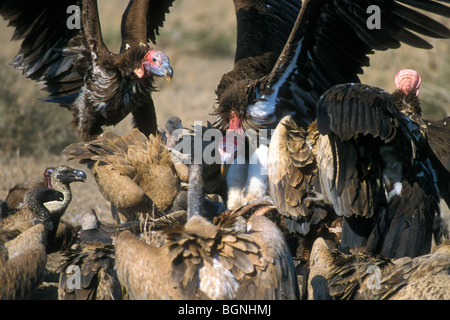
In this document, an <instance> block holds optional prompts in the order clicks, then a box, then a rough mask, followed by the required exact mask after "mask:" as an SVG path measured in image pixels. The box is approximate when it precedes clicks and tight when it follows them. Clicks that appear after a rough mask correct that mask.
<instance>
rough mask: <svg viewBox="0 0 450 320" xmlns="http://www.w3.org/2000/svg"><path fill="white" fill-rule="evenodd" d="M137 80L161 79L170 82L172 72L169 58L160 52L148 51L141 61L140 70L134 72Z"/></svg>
mask: <svg viewBox="0 0 450 320" xmlns="http://www.w3.org/2000/svg"><path fill="white" fill-rule="evenodd" d="M134 73H135V74H136V75H137V76H138V78H142V77H145V76H150V75H153V76H157V77H163V78H164V79H166V80H167V81H170V80H172V77H173V70H172V67H171V65H170V60H169V57H168V56H167V55H166V54H164V53H163V52H162V51H155V50H150V51H149V52H147V54H146V55H145V57H144V59H143V60H142V65H141V68H137V69H135V70H134Z"/></svg>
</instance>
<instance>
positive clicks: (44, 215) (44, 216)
mask: <svg viewBox="0 0 450 320" xmlns="http://www.w3.org/2000/svg"><path fill="white" fill-rule="evenodd" d="M24 202H25V205H26V206H27V208H28V210H29V211H31V213H33V214H34V215H36V216H37V217H38V218H39V220H42V221H43V223H44V226H45V227H46V228H47V227H48V226H49V224H50V223H51V218H50V211H49V210H48V209H47V208H46V207H45V205H44V204H43V203H42V200H41V199H38V198H36V197H25V200H24Z"/></svg>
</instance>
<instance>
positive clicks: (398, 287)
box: [309, 238, 450, 300]
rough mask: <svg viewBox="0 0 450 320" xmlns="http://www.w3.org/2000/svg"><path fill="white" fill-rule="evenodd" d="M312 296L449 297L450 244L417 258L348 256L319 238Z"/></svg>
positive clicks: (313, 257)
mask: <svg viewBox="0 0 450 320" xmlns="http://www.w3.org/2000/svg"><path fill="white" fill-rule="evenodd" d="M311 256H312V259H311V261H312V263H311V272H310V278H309V289H310V298H311V299H351V300H355V299H356V300H359V299H364V300H448V299H449V298H450V291H449V289H448V288H449V285H450V243H449V242H448V241H447V242H444V243H442V244H441V245H440V246H439V247H437V248H436V249H435V250H434V251H433V252H432V253H429V254H426V255H423V256H419V257H416V258H409V257H403V258H400V259H394V260H392V259H383V258H379V257H368V256H365V255H363V254H353V255H344V254H342V252H340V251H337V250H335V249H334V247H333V246H332V245H329V244H327V243H326V242H325V241H323V239H321V238H319V239H318V240H317V242H316V243H315V244H314V247H313V252H312V255H311Z"/></svg>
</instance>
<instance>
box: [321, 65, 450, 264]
mask: <svg viewBox="0 0 450 320" xmlns="http://www.w3.org/2000/svg"><path fill="white" fill-rule="evenodd" d="M396 85H397V89H396V90H395V91H394V92H393V93H392V94H391V93H388V92H386V91H384V90H382V89H380V88H376V87H372V86H368V85H365V84H360V83H348V84H341V85H337V86H334V87H332V88H330V89H329V90H328V91H327V92H326V93H325V94H324V95H323V96H322V97H321V99H320V100H319V102H318V110H317V128H318V131H319V132H320V136H319V141H318V149H317V158H318V163H319V167H320V170H319V176H320V181H321V187H322V192H323V197H324V199H326V201H328V202H329V203H331V204H332V206H333V208H334V210H335V211H336V213H337V214H338V215H340V216H343V217H344V220H343V227H342V228H343V229H342V238H341V247H342V248H343V249H350V250H353V249H354V250H358V249H360V248H364V250H365V251H366V252H367V253H371V254H382V255H383V256H386V257H389V258H399V257H404V256H408V257H412V258H413V257H416V256H419V255H424V254H428V253H429V252H430V249H431V245H432V236H433V222H434V220H435V219H436V217H437V216H439V213H440V208H439V201H440V197H441V196H442V197H443V198H444V199H445V200H446V202H447V203H448V201H449V200H450V199H449V198H448V195H449V185H448V181H449V179H450V172H449V171H447V170H446V168H445V167H444V165H443V164H442V162H441V161H440V159H439V158H438V157H437V156H436V154H435V152H434V151H433V148H432V147H431V143H430V140H429V139H430V137H427V135H426V130H427V126H426V124H425V121H424V120H423V119H422V118H421V107H420V101H419V99H418V89H419V86H420V77H419V75H418V73H417V72H415V71H414V70H409V69H406V70H401V71H399V73H398V74H397V76H396Z"/></svg>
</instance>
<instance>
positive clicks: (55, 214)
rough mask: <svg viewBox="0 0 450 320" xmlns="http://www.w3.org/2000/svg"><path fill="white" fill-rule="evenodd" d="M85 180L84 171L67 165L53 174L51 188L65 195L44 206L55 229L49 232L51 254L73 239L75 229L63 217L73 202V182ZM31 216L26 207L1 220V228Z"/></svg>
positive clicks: (58, 168) (59, 167)
mask: <svg viewBox="0 0 450 320" xmlns="http://www.w3.org/2000/svg"><path fill="white" fill-rule="evenodd" d="M85 180H86V174H85V173H84V172H83V171H81V170H76V169H73V168H71V167H68V166H65V165H61V166H57V167H56V168H54V170H53V172H52V174H51V178H50V184H51V187H52V189H53V190H55V191H59V192H61V193H62V194H63V198H62V199H59V200H52V201H46V202H45V204H44V205H45V207H46V208H47V209H48V210H49V212H50V217H51V222H52V225H53V228H51V229H50V230H49V234H48V247H47V251H48V252H49V253H51V252H54V251H57V250H59V249H60V248H61V246H63V245H66V243H69V242H70V241H71V239H72V231H73V227H72V226H71V225H70V224H68V223H66V222H64V221H61V217H62V216H63V215H64V213H65V211H66V209H67V207H68V206H69V204H70V202H71V201H72V191H71V189H70V184H71V183H73V182H84V181H85ZM42 187H44V186H42ZM45 187H46V186H45ZM31 216H32V214H31V212H30V211H29V210H28V209H27V208H26V207H25V208H23V210H18V211H17V212H16V213H14V214H13V215H10V216H8V217H6V218H4V219H3V220H1V221H0V227H2V226H4V227H6V226H9V225H11V224H13V223H15V221H16V220H17V218H18V217H25V219H30V217H31Z"/></svg>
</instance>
